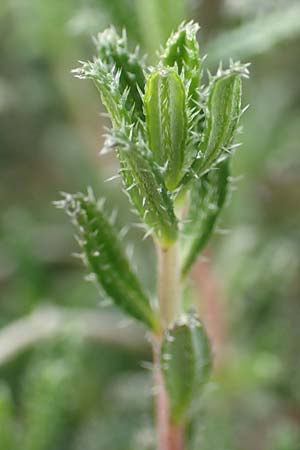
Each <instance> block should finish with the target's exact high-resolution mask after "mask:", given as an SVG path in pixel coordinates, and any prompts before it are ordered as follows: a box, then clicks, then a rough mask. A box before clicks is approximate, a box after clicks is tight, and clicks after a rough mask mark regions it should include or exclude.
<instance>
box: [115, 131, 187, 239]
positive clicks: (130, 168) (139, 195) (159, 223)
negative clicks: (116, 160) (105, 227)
mask: <svg viewBox="0 0 300 450" xmlns="http://www.w3.org/2000/svg"><path fill="white" fill-rule="evenodd" d="M109 144H110V145H111V146H114V147H117V148H118V149H119V153H120V157H121V160H122V161H124V166H123V167H121V175H122V177H123V181H124V185H125V189H126V191H127V193H128V195H129V198H130V199H131V201H132V203H133V205H134V206H135V208H136V210H137V212H138V213H139V215H140V217H141V219H142V220H143V221H144V222H145V224H146V225H147V226H148V228H149V232H150V233H151V230H152V231H153V233H154V235H155V237H156V239H157V240H158V242H159V243H160V245H162V246H164V247H168V246H169V245H170V244H172V243H173V242H175V241H176V239H177V236H178V228H177V219H176V217H175V214H174V211H173V204H172V201H171V198H170V196H169V194H168V192H167V189H166V188H165V185H164V182H163V179H162V176H161V174H160V170H159V168H158V166H157V165H156V164H155V163H154V161H153V160H152V155H151V152H150V151H149V150H148V149H147V148H146V147H145V143H144V142H143V140H142V138H141V139H140V140H138V141H137V142H133V141H132V140H130V138H129V137H128V136H127V134H126V133H125V132H122V131H121V130H119V131H112V133H111V136H110V139H109V140H108V145H109Z"/></svg>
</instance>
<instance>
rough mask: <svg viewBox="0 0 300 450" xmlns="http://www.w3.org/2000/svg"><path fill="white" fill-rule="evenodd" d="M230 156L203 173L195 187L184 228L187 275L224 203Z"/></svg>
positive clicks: (184, 257)
mask: <svg viewBox="0 0 300 450" xmlns="http://www.w3.org/2000/svg"><path fill="white" fill-rule="evenodd" d="M228 177H229V160H228V159H227V160H225V161H223V162H222V163H221V164H220V165H219V166H218V167H217V168H216V169H214V170H212V171H210V172H209V173H208V174H206V175H204V176H203V177H201V178H200V179H199V180H198V181H197V182H195V183H194V185H193V187H192V190H191V198H190V207H189V211H188V214H187V217H186V222H185V225H184V228H183V230H182V235H183V242H182V244H183V245H182V247H183V248H182V253H183V255H182V276H185V275H186V274H187V273H188V271H189V270H190V268H191V267H192V265H193V263H194V262H195V261H196V259H197V257H198V255H199V254H200V252H201V251H202V249H203V248H204V246H205V245H206V243H207V241H208V239H209V238H210V236H211V234H212V232H213V229H214V226H215V224H216V221H217V218H218V216H219V214H220V212H221V210H222V208H223V206H224V203H225V200H226V194H227V188H228Z"/></svg>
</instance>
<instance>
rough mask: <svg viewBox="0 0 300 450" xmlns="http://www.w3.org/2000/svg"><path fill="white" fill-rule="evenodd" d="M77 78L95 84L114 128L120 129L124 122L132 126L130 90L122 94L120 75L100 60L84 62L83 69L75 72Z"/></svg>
mask: <svg viewBox="0 0 300 450" xmlns="http://www.w3.org/2000/svg"><path fill="white" fill-rule="evenodd" d="M73 73H74V74H75V76H76V77H77V78H80V79H90V80H92V81H93V82H94V84H95V86H96V88H97V90H98V91H99V93H100V96H101V100H102V103H103V105H104V106H105V108H106V109H107V112H108V114H109V115H110V118H111V121H112V123H113V126H114V127H119V126H121V124H122V123H123V122H125V123H127V124H130V123H133V121H134V119H133V116H132V113H131V111H129V110H128V108H127V105H126V103H127V98H128V90H124V92H123V93H122V92H121V89H120V82H119V78H120V73H116V71H115V70H112V69H111V68H110V67H109V66H107V65H106V64H104V63H102V62H101V61H100V60H99V59H95V61H94V62H90V61H89V62H83V63H82V65H81V67H80V68H78V69H75V70H73Z"/></svg>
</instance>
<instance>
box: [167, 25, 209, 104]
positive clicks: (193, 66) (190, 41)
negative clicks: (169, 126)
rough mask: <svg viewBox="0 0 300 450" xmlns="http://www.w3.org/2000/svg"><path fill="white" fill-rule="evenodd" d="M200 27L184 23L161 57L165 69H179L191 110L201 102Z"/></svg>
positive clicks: (168, 42)
mask: <svg viewBox="0 0 300 450" xmlns="http://www.w3.org/2000/svg"><path fill="white" fill-rule="evenodd" d="M199 28H200V27H199V25H198V24H197V23H194V22H188V23H185V22H183V23H182V24H181V25H180V26H179V28H178V30H177V31H176V32H175V33H173V34H172V35H171V36H170V38H169V39H168V41H167V43H166V46H165V48H164V49H163V50H162V52H161V55H160V61H161V63H162V64H163V65H164V66H165V67H175V66H176V67H177V68H178V73H179V74H180V75H182V76H183V80H184V82H185V84H187V85H188V100H189V106H190V108H192V109H193V108H194V107H195V106H196V105H197V104H198V103H199V100H200V97H199V88H200V77H201V59H200V56H199V45H198V42H197V32H198V30H199Z"/></svg>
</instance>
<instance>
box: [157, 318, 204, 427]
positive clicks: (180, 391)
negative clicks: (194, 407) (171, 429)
mask: <svg viewBox="0 0 300 450" xmlns="http://www.w3.org/2000/svg"><path fill="white" fill-rule="evenodd" d="M211 365H212V358H211V351H210V345H209V341H208V338H207V336H206V333H205V330H204V328H203V325H202V324H201V322H200V321H199V319H198V318H197V317H196V316H195V315H193V314H189V315H188V316H184V317H183V318H182V319H181V320H179V321H178V322H177V323H175V324H174V325H173V326H172V327H171V328H169V329H168V330H167V331H166V333H165V336H164V339H163V343H162V348H161V367H162V372H163V375H164V380H165V386H166V390H167V392H168V395H169V399H170V407H171V416H172V420H173V421H174V422H181V421H183V420H184V417H185V414H186V412H187V410H188V409H189V407H190V405H191V403H192V402H193V400H195V399H197V396H198V395H199V394H200V393H201V389H202V388H203V386H204V385H205V383H206V382H207V381H208V378H209V375H210V371H211Z"/></svg>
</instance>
